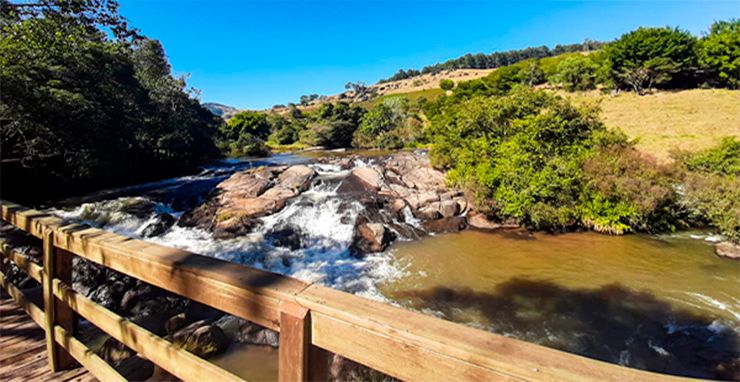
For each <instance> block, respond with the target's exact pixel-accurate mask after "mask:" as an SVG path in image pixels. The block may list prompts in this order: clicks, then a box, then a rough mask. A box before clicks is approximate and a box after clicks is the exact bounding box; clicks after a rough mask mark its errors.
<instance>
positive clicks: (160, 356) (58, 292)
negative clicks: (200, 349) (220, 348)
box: [53, 280, 242, 382]
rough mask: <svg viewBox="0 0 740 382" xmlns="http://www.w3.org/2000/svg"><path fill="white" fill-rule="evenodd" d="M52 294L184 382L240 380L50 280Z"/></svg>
mask: <svg viewBox="0 0 740 382" xmlns="http://www.w3.org/2000/svg"><path fill="white" fill-rule="evenodd" d="M53 289H54V294H55V296H56V297H58V298H59V299H60V300H62V301H64V302H65V303H67V305H69V306H70V307H71V308H72V309H74V310H75V311H76V312H77V313H79V314H80V315H81V316H82V317H84V318H85V319H87V320H88V321H90V322H91V323H93V324H94V325H95V326H97V327H98V328H100V329H101V330H102V331H104V332H106V333H108V334H109V335H110V336H111V337H113V338H115V339H116V340H118V341H119V342H121V343H123V344H124V345H126V346H128V347H129V348H131V349H133V350H135V351H136V352H138V353H140V354H141V355H142V356H143V357H144V358H146V359H148V360H150V361H152V362H154V363H155V364H157V365H159V366H160V367H162V368H163V369H165V370H167V371H168V372H169V373H171V374H172V375H174V376H176V377H178V378H180V379H182V380H184V381H197V382H202V381H211V380H215V381H235V382H236V381H242V379H241V378H239V377H237V376H236V375H234V374H232V373H230V372H228V371H226V370H224V369H221V368H220V367H218V366H216V365H214V364H212V363H209V362H207V361H205V360H203V359H201V358H199V357H196V356H195V355H193V354H192V353H189V352H188V351H186V350H184V349H182V348H179V347H177V346H175V345H173V344H172V343H170V342H168V341H165V340H164V339H162V338H160V337H158V336H156V335H155V334H153V333H151V332H150V331H148V330H146V329H144V328H142V327H140V326H138V325H136V324H134V323H132V322H131V321H128V320H127V319H125V318H123V317H121V316H119V315H117V314H115V313H113V312H111V311H110V310H108V309H105V308H103V307H102V306H100V305H98V304H96V303H95V302H93V301H91V300H89V299H88V298H86V297H84V296H82V295H80V294H79V293H77V292H75V291H74V290H72V289H71V288H70V287H69V286H67V285H64V284H63V283H61V282H60V281H59V280H54V288H53Z"/></svg>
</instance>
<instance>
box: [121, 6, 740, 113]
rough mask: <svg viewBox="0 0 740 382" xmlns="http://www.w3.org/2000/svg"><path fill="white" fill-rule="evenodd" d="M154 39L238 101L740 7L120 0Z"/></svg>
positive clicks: (697, 23)
mask: <svg viewBox="0 0 740 382" xmlns="http://www.w3.org/2000/svg"><path fill="white" fill-rule="evenodd" d="M120 2H121V9H120V11H121V13H122V14H123V15H124V16H126V17H127V18H128V19H129V20H130V21H131V23H132V25H133V26H135V27H137V28H139V29H140V30H141V31H142V32H143V33H144V34H145V35H147V36H149V37H152V38H156V39H159V40H161V41H162V43H163V44H164V47H165V49H166V51H167V55H168V57H169V59H170V62H171V64H172V66H173V68H174V70H175V72H176V73H179V74H183V73H189V74H190V79H189V81H188V82H189V84H190V85H191V86H194V87H196V88H198V89H200V90H201V92H202V97H201V98H202V100H203V101H212V102H220V103H224V104H227V105H232V106H236V107H239V108H267V107H270V106H272V105H274V104H281V103H282V104H284V103H288V102H297V100H298V98H299V97H300V96H301V95H302V94H310V93H318V94H335V93H338V92H340V91H342V90H343V88H344V84H345V83H347V82H348V81H365V82H366V83H368V84H371V83H375V82H376V81H377V80H378V79H380V78H384V77H388V76H390V75H392V74H393V73H395V72H396V71H397V70H398V69H399V68H421V67H423V66H425V65H430V64H434V63H436V62H442V61H445V60H447V59H450V58H454V57H458V56H461V55H463V54H466V53H477V52H484V53H490V52H493V51H500V50H508V49H519V48H525V47H528V46H539V45H548V46H554V45H555V44H568V43H575V42H581V41H583V40H584V39H585V38H590V39H592V40H612V39H614V38H616V37H618V36H619V35H621V34H623V33H625V32H628V31H630V30H632V29H635V28H637V27H638V26H666V25H668V26H679V27H681V28H683V29H687V30H689V31H691V32H693V33H694V34H699V33H701V32H703V31H705V30H706V29H707V27H708V26H709V24H711V23H712V21H714V20H724V19H729V18H732V17H734V18H738V17H740V2H738V1H695V2H692V1H677V2H671V1H641V2H628V1H611V2H607V1H589V2H566V1H543V2H500V1H486V2H470V1H456V2H448V1H409V0H406V1H404V0H398V1H349V0H347V1H323V2H309V1H293V2H278V1H267V0H262V1H236V0H232V1H217V0H216V1H204V0H200V1H198V0H177V1H175V0H170V1H164V0H120Z"/></svg>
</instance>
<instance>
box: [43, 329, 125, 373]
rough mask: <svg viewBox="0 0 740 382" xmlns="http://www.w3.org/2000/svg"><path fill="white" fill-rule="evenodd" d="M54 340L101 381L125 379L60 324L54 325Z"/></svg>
mask: <svg viewBox="0 0 740 382" xmlns="http://www.w3.org/2000/svg"><path fill="white" fill-rule="evenodd" d="M54 333H55V336H56V341H57V343H59V345H60V346H61V347H63V348H64V349H65V350H67V351H68V352H69V354H71V355H72V357H74V358H75V359H76V360H77V361H78V362H79V363H80V364H81V365H82V366H84V367H85V369H87V370H88V371H90V373H92V374H93V375H94V376H95V377H97V378H98V379H100V380H101V381H106V382H108V381H126V379H125V378H124V377H123V376H121V374H119V373H118V372H117V371H116V369H114V368H113V367H112V366H110V365H109V364H108V363H107V362H105V361H104V360H103V359H102V358H100V357H99V356H98V355H97V354H95V353H94V352H93V351H92V350H90V349H89V348H88V347H87V346H85V344H83V343H82V342H80V341H79V340H78V339H76V338H74V337H72V336H71V335H69V333H68V332H67V331H66V330H64V328H63V327H61V326H55V327H54Z"/></svg>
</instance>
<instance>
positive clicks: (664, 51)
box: [605, 28, 697, 94]
mask: <svg viewBox="0 0 740 382" xmlns="http://www.w3.org/2000/svg"><path fill="white" fill-rule="evenodd" d="M695 45H696V38H695V37H694V36H692V35H691V34H690V33H689V32H686V31H683V30H679V29H677V28H676V29H674V28H639V29H637V30H635V31H632V32H629V33H627V34H624V35H622V37H620V38H619V39H618V40H617V41H615V42H613V43H611V44H609V45H607V46H606V48H605V53H606V57H607V62H608V65H609V68H610V71H611V75H612V78H613V80H614V83H615V84H616V85H617V86H619V87H628V88H631V89H633V90H634V91H635V92H636V93H638V94H643V92H644V91H645V90H648V89H651V88H653V87H659V88H672V87H688V86H691V85H693V84H694V83H695V79H694V77H695V73H696V70H697V57H696V53H695Z"/></svg>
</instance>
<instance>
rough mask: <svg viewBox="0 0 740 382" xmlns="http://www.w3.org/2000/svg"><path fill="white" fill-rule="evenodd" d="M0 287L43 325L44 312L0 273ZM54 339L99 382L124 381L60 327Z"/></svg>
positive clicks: (56, 329) (111, 368)
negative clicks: (99, 381)
mask: <svg viewBox="0 0 740 382" xmlns="http://www.w3.org/2000/svg"><path fill="white" fill-rule="evenodd" d="M0 286H2V287H3V288H5V290H6V291H7V292H8V294H9V295H10V297H12V298H13V300H14V301H15V302H16V303H17V304H18V305H20V306H21V308H23V310H24V311H25V312H26V314H28V315H29V316H30V317H31V319H32V320H33V321H34V322H35V323H36V324H37V325H39V326H41V327H43V326H44V325H45V320H46V318H45V317H46V316H45V312H44V311H43V310H41V308H39V307H38V306H36V305H35V304H34V303H33V302H31V301H29V300H28V299H27V298H26V296H25V295H24V294H23V292H22V291H21V290H20V289H18V287H16V286H15V285H13V284H11V283H9V282H8V281H7V280H6V278H5V275H4V274H3V273H2V272H0ZM54 331H55V336H54V337H55V339H56V341H57V343H58V344H59V346H61V347H62V348H64V349H65V350H67V351H68V352H69V354H70V355H71V356H72V357H74V359H75V360H77V362H79V363H80V364H81V365H82V366H84V367H85V368H86V369H87V370H88V371H90V373H92V374H93V375H94V376H95V377H96V378H98V379H99V380H101V381H106V382H108V381H125V380H126V379H125V378H123V377H122V376H121V375H120V374H119V373H118V372H117V371H116V370H115V369H114V368H113V367H111V366H110V365H108V363H106V362H105V361H104V360H103V359H102V358H100V357H99V356H98V355H97V354H95V353H94V352H93V351H91V350H90V349H89V348H88V347H87V346H85V344H83V343H82V342H80V340H78V339H77V338H75V337H74V336H72V335H70V334H69V333H67V331H66V330H64V328H62V327H61V326H55V327H54Z"/></svg>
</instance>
